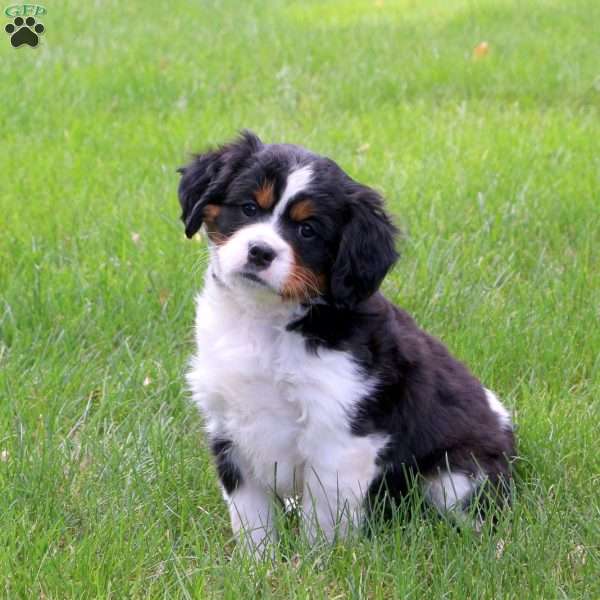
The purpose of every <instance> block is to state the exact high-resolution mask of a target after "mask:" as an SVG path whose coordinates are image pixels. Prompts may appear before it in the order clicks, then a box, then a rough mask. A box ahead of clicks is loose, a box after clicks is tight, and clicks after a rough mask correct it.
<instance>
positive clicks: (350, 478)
mask: <svg viewBox="0 0 600 600" xmlns="http://www.w3.org/2000/svg"><path fill="white" fill-rule="evenodd" d="M376 458H377V445H376V444H372V443H371V442H370V440H368V438H362V439H359V438H356V439H355V440H354V442H353V443H352V444H351V445H349V446H343V447H340V448H336V449H335V450H333V449H332V448H328V449H327V452H324V453H323V454H322V455H321V457H320V458H319V457H314V459H313V460H312V461H311V463H309V464H307V466H306V471H305V474H304V478H305V479H304V490H303V494H302V509H303V517H304V524H305V527H306V533H307V535H308V537H309V539H311V540H314V539H316V538H317V536H318V534H319V531H321V532H322V533H323V535H324V536H325V538H326V539H327V540H329V541H332V540H333V539H334V538H335V537H336V535H338V536H339V537H342V538H343V537H346V536H347V535H348V533H349V532H350V531H351V529H352V528H353V527H357V526H359V525H360V524H361V521H362V518H363V515H364V508H365V497H366V494H367V492H368V490H369V486H370V484H371V482H372V481H373V479H374V477H375V476H376V474H377V473H378V467H377V464H376Z"/></svg>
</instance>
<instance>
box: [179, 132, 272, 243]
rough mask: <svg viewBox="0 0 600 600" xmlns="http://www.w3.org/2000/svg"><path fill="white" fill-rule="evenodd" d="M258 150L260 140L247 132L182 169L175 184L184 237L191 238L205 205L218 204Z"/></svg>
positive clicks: (199, 224)
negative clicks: (179, 179) (176, 185)
mask: <svg viewBox="0 0 600 600" xmlns="http://www.w3.org/2000/svg"><path fill="white" fill-rule="evenodd" d="M261 146H262V142H261V141H260V139H259V138H258V137H257V136H256V135H254V134H253V133H252V132H250V131H243V132H242V133H241V135H240V137H239V138H238V139H237V140H234V141H233V142H230V143H229V144H225V145H224V146H221V147H220V148H217V149H216V150H211V151H208V152H205V153H204V154H198V155H196V156H195V157H194V160H192V162H190V163H189V164H188V165H186V166H185V167H181V168H180V169H178V172H179V173H181V181H180V182H179V202H180V204H181V220H182V221H183V222H184V223H185V235H187V237H188V238H191V237H192V236H193V235H194V234H195V233H196V232H197V231H198V229H200V227H201V226H202V218H203V212H204V208H205V207H206V205H207V204H220V203H221V202H222V201H223V198H224V197H225V194H226V193H227V188H228V186H229V184H230V183H231V181H232V180H233V179H234V177H235V175H236V174H237V173H238V172H239V170H240V169H241V168H243V166H244V164H245V163H246V162H247V161H248V159H249V158H250V157H251V156H252V155H253V154H254V153H255V152H256V151H257V150H258V149H259V148H260V147H261Z"/></svg>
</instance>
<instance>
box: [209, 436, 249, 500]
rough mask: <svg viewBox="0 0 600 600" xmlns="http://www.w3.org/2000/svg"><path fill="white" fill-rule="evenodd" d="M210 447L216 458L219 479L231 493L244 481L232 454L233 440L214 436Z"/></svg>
mask: <svg viewBox="0 0 600 600" xmlns="http://www.w3.org/2000/svg"><path fill="white" fill-rule="evenodd" d="M210 449H211V450H212V453H213V456H214V458H215V465H216V467H217V473H218V474H219V479H220V480H221V483H222V484H223V487H224V488H225V491H226V492H227V493H228V494H231V492H233V491H234V490H235V489H237V488H238V487H239V486H240V485H241V483H242V474H241V472H240V470H239V468H238V466H237V465H236V463H235V461H234V460H233V458H232V456H231V449H232V444H231V441H230V440H225V439H222V438H218V437H217V438H214V439H213V440H211V444H210Z"/></svg>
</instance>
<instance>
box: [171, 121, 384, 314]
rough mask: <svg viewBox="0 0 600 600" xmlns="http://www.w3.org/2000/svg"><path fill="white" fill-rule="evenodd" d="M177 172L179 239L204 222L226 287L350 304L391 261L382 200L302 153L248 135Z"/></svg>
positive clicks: (288, 299)
mask: <svg viewBox="0 0 600 600" xmlns="http://www.w3.org/2000/svg"><path fill="white" fill-rule="evenodd" d="M180 172H181V173H182V179H181V183H180V186H179V197H180V201H181V206H182V209H183V212H182V219H183V221H184V223H185V225H186V235H188V237H191V236H193V235H194V233H195V232H196V231H197V230H198V229H199V228H200V227H201V226H202V224H204V226H205V228H206V232H207V234H208V238H209V240H210V246H211V261H212V268H213V271H214V273H215V275H216V276H217V277H218V278H219V279H220V280H221V282H222V283H223V284H225V285H226V286H227V287H230V288H232V289H233V288H234V289H240V290H243V291H244V293H248V294H253V295H255V296H257V297H260V298H265V296H268V297H271V298H275V299H277V300H279V301H283V302H296V303H310V302H311V301H312V300H313V299H315V298H317V297H320V298H322V299H324V300H325V301H328V302H332V303H333V304H336V305H339V306H345V307H351V306H352V305H354V304H355V303H356V302H358V301H360V300H362V299H364V298H366V297H367V296H369V295H370V294H372V293H373V292H374V291H375V290H376V289H377V288H378V287H379V284H380V283H381V280H382V279H383V277H384V276H385V274H386V272H387V271H388V269H389V268H390V266H391V265H392V264H393V262H394V260H395V258H396V253H395V250H394V243H393V235H394V227H393V225H392V224H391V222H390V220H389V219H388V217H387V216H386V214H385V213H384V212H383V206H382V200H381V198H380V197H379V195H378V194H377V193H376V192H374V191H373V190H371V189H369V188H367V187H365V186H362V185H360V184H358V183H356V182H354V181H353V180H352V179H350V177H348V175H346V174H345V173H344V172H343V171H342V170H341V169H340V168H339V167H338V166H337V165H336V164H335V163H334V162H333V161H331V160H329V159H327V158H324V157H320V156H317V155H315V154H312V153H310V152H308V151H306V150H304V149H303V148H300V147H297V146H290V145H278V144H272V145H266V144H263V143H262V142H261V141H260V140H259V139H258V138H257V137H256V136H254V135H252V134H250V133H245V134H244V135H243V136H242V137H241V138H240V139H238V140H236V141H235V142H233V143H230V144H227V145H225V146H222V147H221V148H219V149H217V150H215V151H213V152H208V153H205V154H201V155H199V156H197V157H196V158H195V160H194V161H192V162H191V163H190V164H189V165H188V166H186V167H184V168H183V169H181V170H180Z"/></svg>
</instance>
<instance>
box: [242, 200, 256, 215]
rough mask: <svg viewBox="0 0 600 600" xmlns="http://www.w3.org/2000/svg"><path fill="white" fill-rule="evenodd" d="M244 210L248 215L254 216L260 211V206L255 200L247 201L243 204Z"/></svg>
mask: <svg viewBox="0 0 600 600" xmlns="http://www.w3.org/2000/svg"><path fill="white" fill-rule="evenodd" d="M242 212H243V213H244V214H245V215H246V216H247V217H254V216H256V213H257V212H258V207H257V206H256V204H254V203H253V202H246V204H242Z"/></svg>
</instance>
